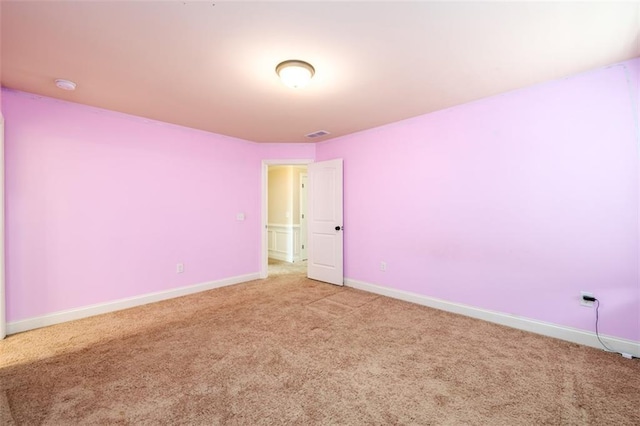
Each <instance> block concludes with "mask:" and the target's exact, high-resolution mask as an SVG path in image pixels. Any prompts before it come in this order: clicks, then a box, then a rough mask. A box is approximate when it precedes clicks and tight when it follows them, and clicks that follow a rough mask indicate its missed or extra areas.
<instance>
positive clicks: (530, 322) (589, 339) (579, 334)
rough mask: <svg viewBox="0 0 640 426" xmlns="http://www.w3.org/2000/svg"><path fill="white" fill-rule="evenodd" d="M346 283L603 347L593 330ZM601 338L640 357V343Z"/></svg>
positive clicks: (473, 316)
mask: <svg viewBox="0 0 640 426" xmlns="http://www.w3.org/2000/svg"><path fill="white" fill-rule="evenodd" d="M344 283H345V285H346V286H348V287H353V288H357V289H359V290H364V291H368V292H370V293H376V294H380V295H383V296H388V297H392V298H394V299H400V300H404V301H406V302H412V303H416V304H418V305H423V306H428V307H430V308H435V309H440V310H442V311H447V312H452V313H455V314H460V315H465V316H468V317H472V318H478V319H481V320H485V321H489V322H493V323H496V324H501V325H506V326H508V327H512V328H517V329H519V330H525V331H530V332H532V333H536V334H542V335H544V336H549V337H555V338H556V339H562V340H566V341H569V342H573V343H578V344H581V345H585V346H591V347H594V348H598V349H602V346H601V345H600V342H599V341H598V338H597V337H596V334H595V333H592V332H588V331H584V330H579V329H576V328H572V327H565V326H560V325H557V324H552V323H548V322H543V321H538V320H534V319H529V318H523V317H519V316H515V315H510V314H505V313H502V312H495V311H489V310H486V309H481V308H476V307H473V306H469V305H463V304H461V303H453V302H447V301H446V300H441V299H435V298H433V297H428V296H423V295H420V294H417V293H411V292H408V291H403V290H396V289H393V288H389V287H383V286H379V285H376V284H369V283H365V282H362V281H357V280H352V279H350V278H345V280H344ZM600 338H601V339H602V341H603V342H605V343H606V345H607V346H609V347H610V348H611V349H614V350H616V351H619V352H625V353H628V354H631V355H633V356H636V357H640V342H634V341H633V340H626V339H620V338H618V337H611V336H603V335H602V334H601V335H600Z"/></svg>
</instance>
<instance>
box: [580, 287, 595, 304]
mask: <svg viewBox="0 0 640 426" xmlns="http://www.w3.org/2000/svg"><path fill="white" fill-rule="evenodd" d="M583 296H590V297H594V296H593V293H591V292H589V291H581V292H580V304H581V305H582V306H584V307H587V308H591V307H593V302H589V301H588V300H584V299H583V298H582V297H583Z"/></svg>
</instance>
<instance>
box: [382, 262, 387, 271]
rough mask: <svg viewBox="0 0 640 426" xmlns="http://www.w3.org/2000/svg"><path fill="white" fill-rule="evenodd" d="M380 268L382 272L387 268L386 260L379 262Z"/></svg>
mask: <svg viewBox="0 0 640 426" xmlns="http://www.w3.org/2000/svg"><path fill="white" fill-rule="evenodd" d="M380 270H381V271H382V272H384V271H386V270H387V262H380Z"/></svg>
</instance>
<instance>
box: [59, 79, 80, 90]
mask: <svg viewBox="0 0 640 426" xmlns="http://www.w3.org/2000/svg"><path fill="white" fill-rule="evenodd" d="M56 87H57V88H59V89H62V90H71V91H73V90H76V84H75V83H74V82H73V81H71V80H65V79H63V78H59V79H57V80H56Z"/></svg>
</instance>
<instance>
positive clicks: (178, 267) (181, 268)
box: [176, 263, 184, 274]
mask: <svg viewBox="0 0 640 426" xmlns="http://www.w3.org/2000/svg"><path fill="white" fill-rule="evenodd" d="M183 272H184V263H178V264H177V265H176V273H177V274H181V273H183Z"/></svg>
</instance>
